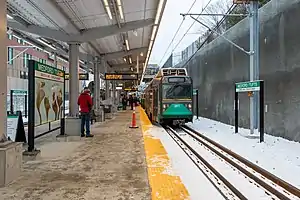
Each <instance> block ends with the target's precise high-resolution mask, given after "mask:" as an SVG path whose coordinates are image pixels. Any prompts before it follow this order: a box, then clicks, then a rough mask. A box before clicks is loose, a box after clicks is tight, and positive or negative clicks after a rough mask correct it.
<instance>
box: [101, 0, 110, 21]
mask: <svg viewBox="0 0 300 200" xmlns="http://www.w3.org/2000/svg"><path fill="white" fill-rule="evenodd" d="M103 2H104V6H105V9H106V12H107V14H108V17H109V19H112V14H111V11H110V7H109V4H108V1H107V0H103Z"/></svg>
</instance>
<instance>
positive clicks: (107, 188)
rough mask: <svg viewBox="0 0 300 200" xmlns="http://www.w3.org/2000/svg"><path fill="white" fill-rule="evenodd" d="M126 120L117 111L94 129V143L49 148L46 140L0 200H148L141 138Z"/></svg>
mask: <svg viewBox="0 0 300 200" xmlns="http://www.w3.org/2000/svg"><path fill="white" fill-rule="evenodd" d="M131 116H132V112H131V111H121V112H119V113H117V115H116V118H115V119H113V120H110V121H106V122H104V123H96V124H94V125H93V128H92V133H93V134H95V137H94V138H81V139H79V140H78V141H72V142H57V141H55V140H53V141H51V142H50V140H49V137H48V139H47V142H45V143H43V142H42V143H40V146H39V149H40V150H41V156H40V157H39V158H38V159H37V160H34V161H27V162H25V163H24V164H23V171H22V173H21V176H20V178H19V179H17V180H16V181H15V182H13V183H12V184H10V185H8V186H7V187H5V188H1V189H0V199H1V200H40V199H41V200H62V199H71V200H79V199H80V200H94V199H95V200H96V199H97V200H102V199H103V200H104V199H106V200H127V199H137V200H148V199H150V198H151V193H150V187H149V183H148V175H147V166H146V160H145V152H144V144H143V136H142V133H141V129H140V128H138V129H129V128H128V127H129V125H130V122H131ZM137 123H138V125H139V126H140V122H139V112H138V111H137ZM78 131H79V130H78Z"/></svg>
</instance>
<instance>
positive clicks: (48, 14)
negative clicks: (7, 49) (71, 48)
mask: <svg viewBox="0 0 300 200" xmlns="http://www.w3.org/2000/svg"><path fill="white" fill-rule="evenodd" d="M7 3H8V5H7V7H8V12H7V13H8V23H7V26H8V27H10V28H12V29H13V30H18V31H20V32H21V33H22V34H26V36H28V37H30V38H31V39H33V40H34V41H36V42H38V43H40V44H41V45H43V46H44V47H45V49H46V50H47V51H49V52H51V53H57V54H59V55H64V56H66V57H68V43H70V42H78V43H80V44H81V46H80V59H81V60H82V61H85V62H87V63H89V62H92V61H93V58H94V56H102V57H103V58H104V60H105V61H106V62H107V63H108V64H109V66H111V68H110V70H111V71H124V72H130V71H134V72H136V71H137V69H136V63H137V56H139V66H140V69H139V70H138V71H139V75H140V76H139V77H141V73H142V72H143V67H144V66H146V65H147V62H148V60H149V57H150V53H151V50H152V46H153V43H154V40H155V38H156V34H157V30H158V26H159V23H160V20H161V16H162V13H163V11H164V7H165V4H166V0H80V1H79V0H78V1H75V0H74V1H70V0H26V1H24V0H7ZM100 66H101V65H100ZM100 71H101V70H100Z"/></svg>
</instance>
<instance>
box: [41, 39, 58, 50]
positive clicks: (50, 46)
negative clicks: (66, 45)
mask: <svg viewBox="0 0 300 200" xmlns="http://www.w3.org/2000/svg"><path fill="white" fill-rule="evenodd" d="M37 41H39V42H40V43H42V44H44V45H46V46H47V47H49V48H51V49H53V50H56V48H54V47H53V46H52V45H49V44H47V43H46V42H44V41H43V40H41V39H37Z"/></svg>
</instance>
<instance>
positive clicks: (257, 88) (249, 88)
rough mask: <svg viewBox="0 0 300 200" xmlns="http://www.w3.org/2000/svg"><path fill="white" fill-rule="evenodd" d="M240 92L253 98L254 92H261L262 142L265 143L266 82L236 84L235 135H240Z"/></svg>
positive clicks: (260, 128)
mask: <svg viewBox="0 0 300 200" xmlns="http://www.w3.org/2000/svg"><path fill="white" fill-rule="evenodd" d="M240 92H248V96H249V97H252V96H253V92H259V96H260V99H259V105H260V106H259V108H260V109H259V113H260V116H259V118H260V120H259V121H260V123H259V125H260V127H259V132H260V142H263V141H264V113H265V112H264V81H249V82H241V83H236V84H235V99H234V101H235V104H234V107H235V108H234V109H235V133H238V122H239V119H238V109H239V108H238V107H239V103H238V102H239V99H238V93H240Z"/></svg>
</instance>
